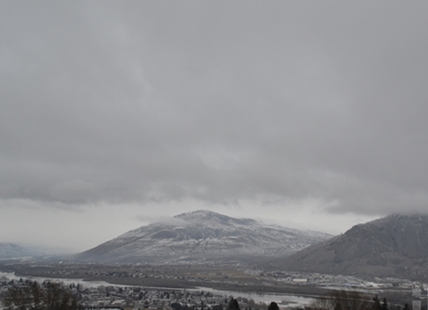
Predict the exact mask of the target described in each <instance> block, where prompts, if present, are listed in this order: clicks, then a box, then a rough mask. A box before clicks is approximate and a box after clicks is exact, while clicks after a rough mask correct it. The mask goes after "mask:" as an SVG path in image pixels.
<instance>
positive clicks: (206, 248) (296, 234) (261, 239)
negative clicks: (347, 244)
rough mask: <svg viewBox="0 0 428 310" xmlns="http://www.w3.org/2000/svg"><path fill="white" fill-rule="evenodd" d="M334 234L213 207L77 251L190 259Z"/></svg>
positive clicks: (88, 255)
mask: <svg viewBox="0 0 428 310" xmlns="http://www.w3.org/2000/svg"><path fill="white" fill-rule="evenodd" d="M329 237H331V236H330V235H327V234H324V233H319V232H313V231H302V230H296V229H290V228H285V227H280V226H271V225H265V224H262V223H260V222H257V221H255V220H252V219H237V218H232V217H228V216H225V215H221V214H218V213H214V212H210V211H195V212H190V213H183V214H180V215H177V216H175V217H174V218H172V219H171V220H170V221H169V222H159V223H153V224H150V225H147V226H142V227H140V228H138V229H135V230H132V231H129V232H127V233H125V234H123V235H121V236H119V237H117V238H115V239H113V240H110V241H108V242H105V243H103V244H101V245H99V246H97V247H95V248H93V249H90V250H88V251H86V252H83V253H81V254H80V255H78V256H77V259H80V260H93V261H115V262H158V263H167V262H183V261H184V262H186V261H194V260H198V261H204V260H205V261H206V260H221V259H238V260H251V259H257V258H270V257H284V256H287V255H290V254H291V253H295V252H296V251H299V250H301V249H303V248H305V247H307V246H308V245H310V244H314V243H316V242H319V241H322V240H326V239H327V238H329Z"/></svg>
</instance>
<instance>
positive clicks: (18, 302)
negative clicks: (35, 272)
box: [1, 281, 78, 310]
mask: <svg viewBox="0 0 428 310" xmlns="http://www.w3.org/2000/svg"><path fill="white" fill-rule="evenodd" d="M1 299H2V303H3V305H4V307H5V308H6V309H10V310H77V309H78V304H77V299H76V296H74V295H73V294H72V293H71V291H70V290H69V289H68V288H66V287H63V286H61V285H59V284H57V283H51V282H45V283H43V284H39V283H38V282H31V281H28V282H25V283H18V284H14V285H13V286H11V287H10V288H9V289H8V290H7V291H6V292H5V293H4V294H3V296H2V298H1Z"/></svg>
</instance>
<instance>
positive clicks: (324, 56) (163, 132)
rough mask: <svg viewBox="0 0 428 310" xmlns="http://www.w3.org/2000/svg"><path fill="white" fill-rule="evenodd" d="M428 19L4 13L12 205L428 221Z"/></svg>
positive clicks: (2, 109)
mask: <svg viewBox="0 0 428 310" xmlns="http://www.w3.org/2000/svg"><path fill="white" fill-rule="evenodd" d="M427 12H428V5H427V3H425V2H416V1H410V2H396V1H376V2H372V1H357V2H353V3H349V2H347V3H344V2H341V1H334V2H333V1H323V2H317V1H295V2H293V3H290V2H279V1H269V2H256V1H254V2H253V1H237V2H232V3H229V2H222V1H215V2H198V1H180V2H144V3H141V2H113V1H100V2H84V1H73V2H56V1H52V2H15V1H7V2H3V3H2V4H1V5H0V39H1V42H2V44H1V47H0V68H1V70H0V199H2V200H10V199H28V200H34V201H41V202H61V203H63V204H64V205H70V206H72V205H79V204H84V203H97V202H106V203H112V204H114V203H123V202H139V203H141V204H142V205H144V203H146V202H150V201H170V200H180V199H185V198H192V199H196V200H199V201H201V202H208V203H214V204H218V203H221V204H223V203H226V204H227V203H229V204H235V203H238V202H239V201H242V200H254V201H263V202H266V203H269V202H276V203H277V202H281V201H287V200H296V201H298V200H304V199H308V198H310V199H319V201H320V202H322V203H323V204H324V206H327V207H328V208H330V209H331V211H333V212H346V211H351V212H355V213H362V214H386V213H390V212H399V211H408V210H410V211H418V210H419V211H423V210H425V209H426V206H427V205H428V192H427V189H428V165H427V151H428V150H427V148H428V135H427V132H428V122H427V121H426V119H427V115H428V104H427V103H428V102H427V101H428V100H427V99H428V87H427V85H428V61H427V57H426V55H428V41H427V40H426V35H427V29H428V18H427V16H428V15H427Z"/></svg>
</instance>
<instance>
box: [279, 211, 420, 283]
mask: <svg viewBox="0 0 428 310" xmlns="http://www.w3.org/2000/svg"><path fill="white" fill-rule="evenodd" d="M427 258H428V216H427V215H391V216H388V217H385V218H382V219H379V220H375V221H372V222H369V223H366V224H360V225H356V226H354V227H352V228H351V229H350V230H348V231H347V232H346V233H344V234H342V235H340V236H337V237H334V238H332V239H330V240H327V241H324V242H321V243H319V244H316V245H312V246H310V247H308V248H306V249H304V250H302V251H300V252H298V253H295V254H293V255H291V256H290V257H288V258H286V259H285V260H284V261H283V262H281V263H279V264H278V265H279V266H281V267H282V268H286V269H290V270H296V271H308V272H321V273H333V274H357V275H368V276H372V275H373V276H391V277H393V276H397V277H407V278H415V279H416V278H418V279H421V278H424V279H427V278H428V263H427Z"/></svg>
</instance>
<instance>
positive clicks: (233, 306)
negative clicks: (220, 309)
mask: <svg viewBox="0 0 428 310" xmlns="http://www.w3.org/2000/svg"><path fill="white" fill-rule="evenodd" d="M227 310H241V309H240V308H239V304H238V301H237V300H236V299H235V298H232V299H231V300H230V301H229V305H228V307H227Z"/></svg>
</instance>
